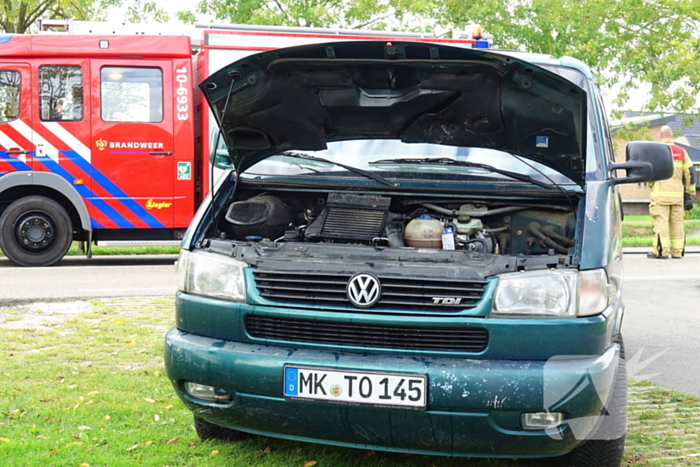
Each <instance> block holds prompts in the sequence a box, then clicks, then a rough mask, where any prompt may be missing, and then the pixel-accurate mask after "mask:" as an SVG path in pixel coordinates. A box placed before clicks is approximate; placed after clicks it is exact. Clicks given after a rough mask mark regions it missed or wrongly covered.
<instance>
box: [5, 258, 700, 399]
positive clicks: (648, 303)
mask: <svg viewBox="0 0 700 467" xmlns="http://www.w3.org/2000/svg"><path fill="white" fill-rule="evenodd" d="M176 259H177V257H176V256H174V255H168V256H127V257H123V256H122V257H108V258H107V257H105V258H93V259H91V260H88V259H86V258H83V257H67V258H65V259H63V260H62V261H61V262H60V263H59V264H58V265H57V266H54V267H51V268H18V267H13V266H11V264H10V262H9V261H7V260H6V259H4V258H0V306H1V305H9V304H10V303H14V302H29V301H51V300H70V299H77V298H85V297H133V296H159V295H170V294H174V292H175V270H174V268H173V263H174V262H175V260H176ZM623 287H624V293H625V302H626V305H627V311H626V314H625V321H624V325H623V332H624V335H625V342H626V347H627V355H628V360H629V362H630V370H631V372H632V373H635V372H636V374H637V376H644V375H654V374H656V375H655V376H653V377H651V378H650V379H651V380H652V381H654V382H655V383H657V384H659V385H660V386H664V387H668V388H673V389H678V390H682V391H686V392H689V393H693V394H697V395H700V254H689V255H687V256H686V257H685V258H684V259H683V260H681V261H676V260H666V261H660V260H649V259H647V258H646V257H645V256H644V255H641V254H626V255H625V280H624V285H623ZM642 349H643V352H642V353H641V354H638V353H639V352H640V350H642ZM635 355H637V356H640V357H641V360H640V363H641V364H639V363H635V360H634V357H635ZM653 358H656V359H655V360H653V361H650V363H649V364H648V365H647V366H646V367H644V368H642V367H641V366H642V365H643V363H644V362H645V361H647V360H648V359H653Z"/></svg>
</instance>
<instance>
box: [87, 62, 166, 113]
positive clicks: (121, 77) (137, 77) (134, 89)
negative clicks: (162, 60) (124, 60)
mask: <svg viewBox="0 0 700 467" xmlns="http://www.w3.org/2000/svg"><path fill="white" fill-rule="evenodd" d="M100 89H101V92H102V99H101V102H102V120H104V121H105V122H142V123H144V122H145V123H155V122H162V121H163V72H162V71H161V70H160V69H159V68H136V67H104V68H102V70H101V72H100Z"/></svg>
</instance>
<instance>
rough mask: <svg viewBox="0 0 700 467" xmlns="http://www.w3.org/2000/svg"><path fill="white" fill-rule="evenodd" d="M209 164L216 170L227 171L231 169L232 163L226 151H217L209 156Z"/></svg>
mask: <svg viewBox="0 0 700 467" xmlns="http://www.w3.org/2000/svg"><path fill="white" fill-rule="evenodd" d="M209 163H210V164H212V165H214V167H216V168H217V169H223V170H228V169H231V168H233V161H232V160H231V156H230V155H229V153H228V149H217V150H216V151H212V152H211V154H209Z"/></svg>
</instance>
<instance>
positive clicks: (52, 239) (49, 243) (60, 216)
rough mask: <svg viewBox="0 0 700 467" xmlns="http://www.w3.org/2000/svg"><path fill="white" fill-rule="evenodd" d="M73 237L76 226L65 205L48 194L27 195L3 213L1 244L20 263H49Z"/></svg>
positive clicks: (42, 264)
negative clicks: (47, 195)
mask: <svg viewBox="0 0 700 467" xmlns="http://www.w3.org/2000/svg"><path fill="white" fill-rule="evenodd" d="M72 241H73V226H72V224H71V220H70V216H69V215H68V213H67V212H66V210H65V209H63V206H61V205H60V204H58V203H57V202H56V201H54V200H52V199H51V198H47V197H45V196H26V197H24V198H20V199H18V200H17V201H15V202H13V203H12V204H10V205H9V206H8V207H7V209H5V211H4V212H3V213H2V216H0V248H1V249H2V251H3V252H4V253H5V255H6V256H7V257H8V258H9V259H10V260H12V261H13V262H14V263H17V264H18V265H20V266H50V265H52V264H54V263H56V262H58V261H59V260H60V259H61V258H63V256H64V255H65V254H66V252H67V251H68V248H70V245H71V242H72Z"/></svg>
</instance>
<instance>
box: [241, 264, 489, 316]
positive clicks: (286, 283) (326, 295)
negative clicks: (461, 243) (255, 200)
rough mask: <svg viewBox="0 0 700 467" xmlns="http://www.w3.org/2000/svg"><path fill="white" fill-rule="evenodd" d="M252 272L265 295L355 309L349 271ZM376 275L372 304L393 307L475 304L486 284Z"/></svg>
mask: <svg viewBox="0 0 700 467" xmlns="http://www.w3.org/2000/svg"><path fill="white" fill-rule="evenodd" d="M254 275H255V284H256V286H257V288H258V292H259V293H260V295H261V296H262V297H265V298H267V299H270V300H280V301H284V302H291V303H304V304H308V305H321V306H323V305H325V306H341V307H349V308H352V309H356V308H355V307H354V306H352V304H351V303H350V301H349V300H348V298H347V295H346V287H347V284H348V281H349V280H350V278H351V277H352V276H353V275H352V274H334V273H308V272H292V271H275V270H269V269H261V268H258V269H256V270H255V271H254ZM378 279H379V281H380V282H381V285H382V295H381V298H380V299H379V302H377V304H375V305H374V307H373V308H387V309H394V310H427V311H442V312H445V311H451V312H456V311H459V310H463V309H466V308H474V307H475V306H476V305H477V303H478V301H479V300H481V297H482V296H483V294H484V288H485V287H486V284H487V282H486V281H485V280H470V281H465V280H463V279H459V280H456V279H434V278H425V277H421V278H405V277H386V276H381V275H379V276H378ZM435 299H439V300H435ZM445 299H447V300H445ZM436 301H437V302H438V303H436Z"/></svg>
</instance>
